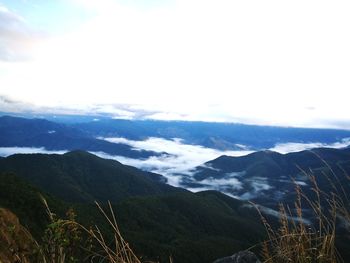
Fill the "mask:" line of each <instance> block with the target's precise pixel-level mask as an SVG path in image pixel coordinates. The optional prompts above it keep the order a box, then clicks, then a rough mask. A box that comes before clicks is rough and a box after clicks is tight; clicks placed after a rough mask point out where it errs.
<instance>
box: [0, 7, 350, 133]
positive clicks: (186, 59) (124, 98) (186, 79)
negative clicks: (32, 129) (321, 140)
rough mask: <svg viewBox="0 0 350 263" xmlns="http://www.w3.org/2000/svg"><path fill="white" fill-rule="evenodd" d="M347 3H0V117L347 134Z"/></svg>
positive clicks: (349, 63) (349, 121)
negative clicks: (56, 114)
mask: <svg viewBox="0 0 350 263" xmlns="http://www.w3.org/2000/svg"><path fill="white" fill-rule="evenodd" d="M349 13H350V2H349V1H337V0H334V1H324V0H315V1H311V0H295V1H282V0H274V1H272V0H266V1H261V0H249V1H238V0H237V1H236V0H216V1H207V0H201V1H199V0H164V1H162V0H149V1H147V0H132V1H128V0H55V1H54V0H53V1H46V0H7V1H4V0H0V111H30V110H36V111H40V110H41V111H55V110H56V111H59V110H61V111H62V110H65V111H66V112H74V113H76V112H83V113H96V112H97V113H106V112H107V113H110V114H111V115H112V116H114V117H116V118H138V117H140V116H142V117H147V118H154V119H164V120H168V119H177V120H179V119H180V120H204V121H228V122H242V123H250V124H251V123H254V124H266V125H283V126H299V127H330V128H345V129H350V115H349V114H348V113H349V112H350V104H349V103H348V98H349V96H348V95H349V93H350V92H349V87H350V76H349V72H350V49H349V48H348V47H349V46H350V34H349V30H350V16H349V15H348V14H349Z"/></svg>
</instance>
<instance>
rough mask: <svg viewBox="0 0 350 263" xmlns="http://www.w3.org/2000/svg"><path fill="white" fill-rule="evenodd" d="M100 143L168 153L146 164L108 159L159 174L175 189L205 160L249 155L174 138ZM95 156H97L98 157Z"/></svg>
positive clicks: (123, 159) (138, 161) (113, 139)
mask: <svg viewBox="0 0 350 263" xmlns="http://www.w3.org/2000/svg"><path fill="white" fill-rule="evenodd" d="M100 139H101V138H100ZM104 139H105V140H107V141H109V142H114V143H123V144H127V145H130V146H132V147H133V148H134V149H136V150H148V151H154V152H158V153H162V152H163V153H164V152H166V153H168V154H164V155H161V156H152V157H150V158H148V159H146V160H135V159H129V158H124V157H120V156H116V157H113V156H109V157H110V158H113V159H117V160H118V161H120V162H122V163H125V164H128V165H132V166H136V167H138V168H142V169H146V170H149V171H153V172H156V173H159V174H162V175H164V176H165V177H167V178H168V180H169V183H170V184H172V185H176V186H178V185H179V183H180V180H181V178H182V176H183V175H192V172H191V170H192V169H193V168H195V167H197V166H199V165H202V164H203V163H205V162H207V161H209V160H212V159H215V158H217V157H219V156H221V155H224V154H225V155H231V156H242V155H246V154H248V153H251V151H219V150H215V149H211V148H206V147H203V146H200V145H189V144H184V143H183V141H182V140H181V139H178V138H174V139H172V140H166V139H163V138H154V137H153V138H148V139H147V140H144V141H134V140H128V139H125V138H104ZM96 154H98V155H100V156H101V153H96ZM105 156H106V155H105ZM232 180H233V179H232ZM218 183H220V182H218ZM222 183H224V182H222Z"/></svg>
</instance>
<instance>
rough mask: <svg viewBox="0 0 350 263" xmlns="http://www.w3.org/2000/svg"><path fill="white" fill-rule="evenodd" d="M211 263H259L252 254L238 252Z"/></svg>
mask: <svg viewBox="0 0 350 263" xmlns="http://www.w3.org/2000/svg"><path fill="white" fill-rule="evenodd" d="M213 263H261V261H260V260H259V259H258V258H257V256H256V255H255V254H254V253H253V252H250V251H240V252H238V253H236V254H233V255H232V256H229V257H224V258H219V259H217V260H215V261H214V262H213Z"/></svg>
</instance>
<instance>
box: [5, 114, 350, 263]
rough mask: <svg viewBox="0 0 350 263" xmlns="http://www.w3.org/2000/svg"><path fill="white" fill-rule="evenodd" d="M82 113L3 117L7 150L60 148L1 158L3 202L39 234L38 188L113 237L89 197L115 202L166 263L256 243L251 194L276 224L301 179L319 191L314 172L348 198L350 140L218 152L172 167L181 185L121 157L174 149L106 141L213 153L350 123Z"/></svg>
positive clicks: (258, 232) (135, 242)
mask: <svg viewBox="0 0 350 263" xmlns="http://www.w3.org/2000/svg"><path fill="white" fill-rule="evenodd" d="M70 120H71V119H70ZM82 120H84V122H80V123H78V122H73V121H66V122H65V123H63V122H53V121H48V120H44V119H25V118H19V117H11V116H3V117H0V147H1V148H2V149H7V148H11V147H13V148H15V150H16V149H17V148H16V147H19V148H18V149H20V148H22V147H29V148H42V149H45V150H47V151H60V153H61V154H43V153H36V154H13V155H9V156H6V157H0V207H3V208H5V209H9V210H10V211H12V212H14V213H15V214H16V215H17V216H18V217H19V219H20V222H21V224H22V225H23V226H24V227H26V228H28V229H29V230H30V231H31V232H32V234H33V235H34V236H35V237H36V238H38V239H40V236H41V235H42V233H43V231H44V229H45V227H46V225H47V224H48V219H47V217H46V215H45V207H44V205H43V204H42V201H41V198H40V196H43V197H44V198H45V199H46V200H47V201H48V203H49V206H50V208H51V209H52V211H55V213H57V214H58V215H60V216H64V213H65V211H66V210H67V209H69V208H71V207H72V208H74V210H75V211H76V212H77V214H78V218H77V220H79V222H81V223H83V224H85V225H96V224H98V225H99V226H100V227H101V229H102V230H103V231H105V232H106V233H107V236H108V233H109V231H108V228H107V224H106V222H105V221H104V220H103V217H102V216H101V215H100V213H99V211H98V209H97V208H96V207H95V205H94V204H93V202H94V201H95V200H96V201H98V202H100V203H101V205H102V206H103V207H106V202H107V201H108V200H109V201H111V202H112V206H113V209H114V211H115V213H116V215H117V220H118V223H119V226H120V229H121V231H122V234H123V236H124V237H125V238H126V239H127V240H128V241H129V242H130V244H131V246H132V248H133V249H134V251H135V252H136V253H137V255H138V256H141V257H142V258H143V259H144V260H153V261H159V262H168V259H169V256H171V257H172V258H173V260H174V262H189V263H197V262H208V263H209V262H212V261H213V260H214V259H216V258H219V257H223V256H227V255H230V254H232V253H234V252H237V251H239V250H244V249H247V248H249V247H251V246H256V251H259V249H260V248H259V244H260V243H261V241H262V240H264V239H265V238H266V232H265V229H264V227H263V224H262V221H261V215H260V214H259V213H258V212H257V210H256V208H255V207H254V206H253V205H252V204H251V202H254V203H255V204H256V205H257V206H258V207H259V209H260V212H261V213H262V214H263V215H264V216H265V217H267V218H268V219H269V222H271V223H272V225H274V224H278V219H279V215H278V212H277V210H278V207H279V204H280V203H284V204H286V205H287V206H289V207H292V206H293V204H294V202H295V200H296V198H297V196H296V192H295V188H296V187H300V189H301V190H302V192H303V193H305V195H308V196H314V195H315V193H314V191H313V188H315V184H314V183H313V182H312V178H315V180H316V182H317V188H319V189H321V191H323V192H324V193H327V194H330V195H331V194H332V193H335V194H338V195H341V196H343V195H344V197H345V198H347V194H348V193H349V191H350V184H349V176H348V175H349V174H350V148H347V147H345V148H341V149H331V148H315V149H311V150H304V151H299V152H293V153H287V154H281V153H278V152H274V151H271V150H261V151H255V152H252V153H250V154H247V155H244V156H238V157H234V156H228V155H222V156H217V158H215V159H213V160H207V161H206V162H204V163H202V164H201V165H198V166H195V167H194V168H192V169H190V170H187V171H186V172H185V173H179V172H177V173H176V174H174V176H177V178H178V179H179V180H178V184H179V186H181V187H182V188H180V187H174V186H171V185H169V184H167V183H166V182H167V179H166V178H165V177H164V176H163V175H162V174H157V173H153V172H150V171H144V170H142V169H138V168H135V167H132V166H130V165H125V164H123V163H121V162H118V161H116V160H115V159H118V158H120V157H128V158H134V159H138V160H146V159H147V160H148V161H150V160H151V161H153V162H154V163H155V165H157V164H158V165H159V163H157V162H156V161H155V160H160V159H162V158H163V159H165V160H166V161H167V160H171V158H175V157H176V154H174V153H173V156H172V155H171V154H170V153H168V152H167V151H169V152H170V149H167V148H166V147H164V150H161V151H159V150H157V151H151V150H142V149H139V148H134V147H133V146H131V145H130V144H126V143H114V142H113V143H112V142H109V141H106V140H104V139H103V138H111V137H118V138H124V139H126V140H135V141H139V140H140V141H142V140H147V138H150V137H157V138H163V139H166V140H172V139H173V138H180V139H182V140H183V141H184V142H186V143H188V144H189V145H195V144H197V146H198V147H202V148H204V147H212V148H211V149H213V150H215V153H220V152H221V151H220V150H219V149H230V150H237V149H243V148H249V149H251V150H253V149H261V148H262V149H264V148H271V147H272V146H274V145H276V144H278V143H280V142H293V141H294V142H311V141H315V142H316V141H317V142H320V143H321V144H322V143H325V144H327V143H335V142H337V141H341V140H343V139H345V138H348V137H350V131H342V130H321V129H297V128H281V127H263V126H249V125H239V124H222V123H219V124H213V123H201V122H188V123H187V122H160V121H129V120H107V119H101V120H94V121H88V122H86V120H87V119H82ZM121 142H123V140H121ZM161 146H162V145H161ZM197 146H196V147H197ZM160 148H161V147H160ZM162 149H163V148H162ZM185 149H186V150H187V149H189V150H192V149H193V148H185ZM101 152H102V153H105V154H106V156H113V157H115V158H113V159H105V158H101V157H98V156H96V155H95V154H94V153H101ZM108 154H109V155H108ZM156 158H158V159H156ZM167 158H168V159H167ZM179 165H181V163H179ZM167 178H169V174H167ZM209 189H211V190H209ZM212 189H215V190H217V191H212ZM189 190H191V191H194V192H195V193H194V192H191V191H189ZM325 205H327V204H325ZM325 207H326V206H325ZM304 208H305V209H304V210H305V211H303V212H304V215H305V219H306V220H309V221H310V224H312V222H313V220H314V218H312V217H311V213H308V209H309V208H308V207H307V206H306V207H304ZM292 210H293V209H291V212H294V211H292ZM1 211H3V210H1ZM4 213H5V214H6V212H4ZM309 216H310V217H309ZM344 228H345V229H346V226H343V228H342V229H344ZM344 233H347V232H346V231H345V232H344ZM341 237H342V238H343V239H342V240H341V242H339V244H340V245H339V248H340V253H341V254H342V255H343V256H344V257H345V259H349V258H350V255H348V254H347V253H346V251H347V250H348V245H347V244H348V236H347V235H346V234H344V235H343V236H341ZM108 238H112V237H111V236H108ZM1 242H2V240H1V235H0V244H1ZM0 252H1V251H0ZM0 256H1V253H0Z"/></svg>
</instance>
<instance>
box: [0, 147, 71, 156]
mask: <svg viewBox="0 0 350 263" xmlns="http://www.w3.org/2000/svg"><path fill="white" fill-rule="evenodd" d="M66 152H67V151H65V150H62V151H58V150H57V151H50V150H46V149H45V148H44V147H0V156H2V157H7V156H10V155H13V154H16V153H45V154H54V153H55V154H64V153H66Z"/></svg>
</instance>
